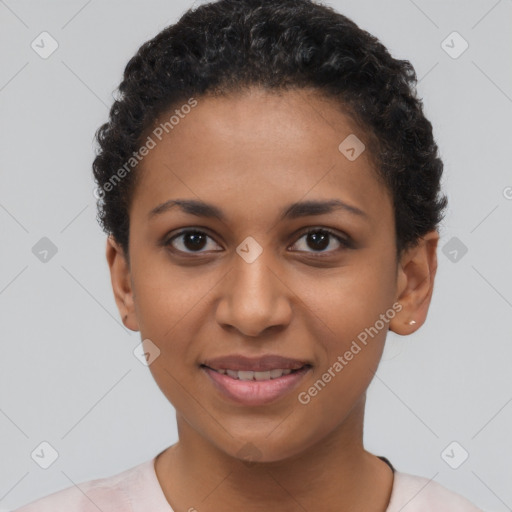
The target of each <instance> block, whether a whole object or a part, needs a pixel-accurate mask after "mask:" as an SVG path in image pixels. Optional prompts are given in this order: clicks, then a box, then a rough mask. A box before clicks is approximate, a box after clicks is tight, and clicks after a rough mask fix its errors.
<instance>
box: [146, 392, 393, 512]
mask: <svg viewBox="0 0 512 512" xmlns="http://www.w3.org/2000/svg"><path fill="white" fill-rule="evenodd" d="M363 417H364V400H362V401H361V403H360V404H358V405H357V406H356V407H355V408H354V409H353V411H352V412H351V413H350V414H349V416H348V417H347V418H346V420H345V421H344V422H343V424H342V425H340V426H339V427H338V428H337V429H335V430H333V431H332V432H330V433H329V434H328V435H327V436H325V437H324V438H323V439H322V441H321V443H317V444H315V445H312V446H310V447H308V448H307V449H305V450H304V451H302V452H300V453H298V454H295V455H294V456H292V457H289V458H287V459H285V460H279V461H275V462H254V463H247V462H244V461H241V460H240V459H237V458H235V457H232V456H230V455H229V454H226V453H225V452H223V451H222V450H219V448H217V447H216V446H215V445H213V444H212V443H211V442H210V441H209V440H208V439H205V438H204V437H202V436H201V435H200V434H199V433H198V432H197V431H195V430H194V429H193V428H192V427H191V426H190V425H189V424H188V423H187V422H186V421H185V420H184V419H183V418H182V417H181V416H179V415H178V416H177V419H178V431H179V437H180V440H179V442H178V443H176V444H175V445H173V446H171V447H170V448H168V449H167V450H165V451H164V452H162V453H161V454H159V456H158V457H157V460H156V462H155V470H156V473H157V477H158V480H159V482H160V485H161V487H162V490H163V492H164V495H165V496H166V498H167V500H168V501H169V503H170V504H171V506H172V508H173V509H174V510H175V512H181V511H182V510H183V511H188V510H194V509H196V510H197V511H199V512H209V511H218V510H229V509H236V508H238V509H243V510H245V511H246V512H252V511H253V510H254V511H256V510H258V511H261V510H262V509H264V508H265V507H268V509H269V510H276V509H279V510H280V511H282V512H287V511H297V510H315V509H318V508H319V504H321V507H320V508H321V509H322V510H324V511H326V512H327V511H329V512H330V511H333V512H334V511H336V512H339V511H340V510H343V511H350V510H371V511H376V512H377V511H378V512H385V510H386V508H387V504H388V502H389V497H390V494H391V487H392V483H393V474H392V471H391V468H389V466H388V465H387V464H386V463H385V462H383V461H381V460H380V459H378V458H377V457H375V456H374V455H372V454H371V453H369V452H367V451H366V450H365V449H364V447H363V443H362V436H363Z"/></svg>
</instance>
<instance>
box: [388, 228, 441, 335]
mask: <svg viewBox="0 0 512 512" xmlns="http://www.w3.org/2000/svg"><path fill="white" fill-rule="evenodd" d="M438 241H439V233H438V232H437V231H435V230H434V231H430V232H428V233H427V234H426V235H425V236H424V237H422V238H421V239H420V240H419V242H418V244H417V245H416V246H414V247H413V248H412V249H409V250H408V251H406V253H405V254H404V255H403V256H402V258H401V261H400V263H399V269H398V275H397V297H396V301H398V302H400V304H401V305H402V310H401V311H400V314H399V315H397V316H395V318H393V319H392V320H391V322H390V324H389V329H390V330H391V331H393V332H395V333H396V334H400V335H402V336H403V335H407V334H411V333H412V332H414V331H416V330H417V329H418V328H419V327H421V326H422V325H423V323H424V322H425V320H426V318H427V313H428V308H429V306H430V300H431V298H432V292H433V290H434V278H435V274H436V271H437V243H438Z"/></svg>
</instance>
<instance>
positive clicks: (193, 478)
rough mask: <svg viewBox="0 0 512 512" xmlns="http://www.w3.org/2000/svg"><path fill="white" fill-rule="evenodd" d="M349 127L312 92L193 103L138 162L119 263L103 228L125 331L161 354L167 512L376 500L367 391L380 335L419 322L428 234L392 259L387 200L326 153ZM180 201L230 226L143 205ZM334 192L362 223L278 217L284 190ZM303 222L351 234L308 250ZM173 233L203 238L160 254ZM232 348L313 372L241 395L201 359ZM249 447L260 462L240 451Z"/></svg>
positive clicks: (319, 195)
mask: <svg viewBox="0 0 512 512" xmlns="http://www.w3.org/2000/svg"><path fill="white" fill-rule="evenodd" d="M168 117H169V116H162V119H168ZM352 133H353V134H356V136H357V137H358V138H359V139H360V140H362V141H363V142H364V140H365V138H366V135H365V133H364V131H362V130H361V128H359V127H358V126H356V125H355V124H354V123H353V122H352V121H351V119H350V118H349V117H348V116H346V115H344V114H343V112H342V111H341V110H340V108H339V105H338V104H337V103H334V102H333V101H332V100H331V99H327V98H324V97H322V96H321V95H320V94H318V93H315V92H314V91H307V90H295V91H287V92H284V93H281V94H277V93H269V92H265V91H262V90H259V89H251V90H250V91H248V92H245V93H243V94H242V93H240V94H236V95H234V94H231V95H229V96H225V97H216V98H214V97H202V98H198V105H197V106H196V107H195V108H194V109H193V110H192V111H191V112H190V113H189V114H188V115H187V116H186V117H185V118H184V119H182V120H180V123H179V125H177V126H175V128H174V129H173V130H172V131H171V132H170V133H169V134H168V135H167V136H166V137H165V138H164V139H163V140H162V141H161V142H159V143H158V144H157V146H156V147H155V148H154V149H152V150H151V151H150V152H149V154H148V155H147V156H146V157H145V158H144V159H143V161H142V163H141V167H140V168H139V169H138V171H137V172H141V173H142V174H141V178H142V179H141V180H140V181H139V183H138V185H137V188H136V190H135V194H134V196H133V201H132V204H131V207H130V212H129V214H130V244H129V255H130V264H129V265H128V263H127V261H126V258H125V256H124V254H123V251H122V250H121V248H120V247H119V246H118V244H117V243H116V242H115V240H114V239H113V238H112V237H109V238H108V240H107V251H106V255H107V261H108V264H109V267H110V272H111V279H112V286H113V291H114V295H115V299H116V303H117V306H118V308H119V312H120V314H121V317H122V318H123V322H124V324H125V325H126V327H128V328H129V329H132V330H134V331H140V333H141V339H148V338H149V339H150V340H151V341H152V342H153V343H154V344H155V345H156V346H157V347H158V348H159V350H160V355H159V356H158V357H157V358H156V359H155V360H154V361H153V362H152V363H151V364H150V366H149V368H150V371H151V373H152V375H153V377H154V378H155V380H156V382H157V384H158V386H159V387H160V389H161V390H162V392H163V393H164V395H165V396H166V397H167V399H168V400H169V402H170V403H172V405H173V406H174V407H175V409H176V418H177V425H178V433H179V441H178V442H177V443H176V444H174V445H173V446H171V447H169V448H168V449H166V450H164V451H163V452H162V453H160V454H159V456H158V457H157V459H156V463H155V470H156V474H157V477H158V480H159V482H160V485H161V487H162V490H163V492H164V494H165V496H166V498H167V500H168V502H169V503H170V504H171V506H172V507H173V509H174V510H175V511H176V512H181V511H188V510H190V509H191V508H192V507H194V508H195V509H196V510H198V511H200V512H208V511H219V510H234V509H243V510H245V511H249V512H251V511H256V510H258V511H261V510H264V509H265V507H269V510H281V511H299V510H300V511H304V510H308V511H313V510H318V509H319V508H321V509H322V510H323V511H327V512H329V511H333V512H334V511H339V510H346V511H349V510H372V511H385V510H386V507H387V505H388V502H389V498H390V493H391V489H392V484H393V474H392V472H391V469H390V468H389V467H388V466H387V465H386V464H385V463H384V462H383V461H381V460H380V459H378V458H377V457H376V456H375V455H373V454H371V453H369V452H367V451H366V450H365V449H364V446H363V443H362V439H363V419H364V405H365V399H366V390H367V388H368V385H369V384H370V382H371V380H372V377H373V374H374V372H375V371H376V369H377V366H378V363H379V360H380V358H381V355H382V351H383V348H384V343H385V339H386V334H387V330H388V328H389V329H391V330H392V331H393V332H395V333H397V334H399V335H408V334H410V333H412V332H413V331H415V330H416V329H418V328H419V327H421V325H422V324H423V323H424V321H425V319H426V316H427V312H428V308H429V304H430V299H431V295H432V291H433V285H434V277H435V273H436V268H437V257H436V250H437V242H438V239H439V235H438V233H437V231H431V232H429V233H427V234H426V235H425V236H424V237H423V238H421V239H420V240H419V241H418V244H417V245H416V246H415V247H414V248H412V249H410V250H408V251H407V252H405V253H404V254H403V255H402V257H401V258H400V261H397V255H396V253H395V226H394V217H393V207H392V199H391V196H390V194H389V192H388V191H387V190H386V189H385V187H384V186H383V185H382V184H381V182H379V180H378V179H377V177H376V174H375V171H374V169H373V167H372V162H371V159H370V155H369V154H368V151H364V152H363V153H362V154H361V155H360V156H359V157H358V158H357V159H356V160H354V161H349V160H348V159H347V158H346V157H345V156H344V155H342V154H341V153H340V151H339V150H338V146H339V144H340V142H341V141H343V140H344V139H345V138H346V137H347V136H348V135H349V134H352ZM177 198H187V199H200V200H203V201H206V202H209V203H213V204H215V205H216V206H218V207H219V208H220V209H222V210H223V212H224V213H225V216H226V220H225V221H224V222H221V221H219V220H216V219H210V218H204V217H196V216H194V215H191V214H187V213H184V212H183V211H181V210H180V209H178V208H175V209H172V210H170V211H168V212H166V213H163V214H161V215H157V216H155V217H154V218H153V219H152V220H148V218H147V216H148V212H149V211H151V210H152V209H153V208H154V207H155V206H157V205H159V204H161V203H163V202H165V201H167V200H169V199H177ZM332 198H334V199H340V200H342V201H345V202H346V203H349V204H351V205H354V206H356V207H358V208H360V209H361V210H363V211H364V212H365V213H366V217H363V216H357V215H352V214H350V213H348V212H346V211H342V210H337V211H334V212H332V213H327V214H322V215H318V216H309V217H303V218H297V219H294V220H286V221H280V220H279V219H278V216H279V213H280V212H281V209H282V208H284V207H285V206H286V205H288V204H290V203H293V202H295V201H299V200H312V199H332ZM314 227H316V228H329V229H331V230H332V231H334V232H335V233H336V234H339V235H340V236H342V237H343V236H345V237H349V238H350V239H351V240H352V241H353V244H354V245H353V247H352V248H344V247H343V246H342V245H340V243H339V242H337V241H336V239H335V238H333V237H330V238H328V240H327V242H326V244H325V245H324V246H322V247H320V246H319V245H318V244H317V245H315V242H314V240H313V241H312V240H311V239H309V240H308V237H307V236H304V230H305V228H314ZM182 228H196V229H199V230H201V231H203V232H205V233H206V234H207V235H208V237H207V238H206V239H205V241H204V243H203V245H200V246H199V248H198V249H197V248H196V249H195V250H194V247H195V246H194V245H193V243H190V238H187V237H186V236H181V237H179V238H177V239H175V240H174V242H173V243H172V244H171V243H169V244H168V246H167V247H165V245H164V243H163V242H164V241H165V240H168V239H169V238H171V235H174V234H177V233H178V232H179V231H180V230H181V229H182ZM248 236H251V237H253V238H254V239H255V240H256V241H257V242H258V243H259V245H260V246H261V248H262V249H263V252H262V253H261V254H260V256H259V257H258V258H257V259H256V260H255V261H254V262H252V263H250V264H249V263H247V262H246V261H245V260H244V259H243V258H242V257H240V256H239V255H238V253H237V252H236V248H237V246H238V245H239V244H241V242H242V241H243V240H244V239H245V238H246V237H248ZM173 247H174V249H175V251H176V252H175V253H173V252H172V251H171V248H173ZM179 250H181V251H184V253H183V254H182V255H181V256H179V255H178V254H177V251H179ZM194 251H195V252H194ZM198 252H199V253H200V254H198ZM322 255H323V256H324V257H321V256H322ZM395 303H399V304H401V306H402V309H401V311H400V312H398V313H396V315H395V316H394V317H393V318H392V319H390V320H389V321H388V322H387V323H386V325H385V327H384V328H382V329H381V330H380V331H379V332H378V335H375V336H374V337H373V338H370V341H369V342H368V344H367V345H366V346H365V347H364V348H363V349H362V350H361V351H360V352H359V353H358V354H357V356H355V357H354V358H353V359H352V360H351V361H350V362H349V363H348V364H347V365H346V366H345V367H344V368H343V370H342V371H341V372H339V373H337V374H336V377H335V378H333V379H332V380H331V381H330V382H329V383H328V384H327V385H326V386H325V388H324V389H323V390H322V391H321V392H319V393H318V394H317V395H316V396H315V397H314V398H312V399H311V401H310V402H309V403H308V404H306V405H303V404H301V403H299V401H298V399H297V395H298V393H299V392H300V391H307V390H308V388H310V387H311V386H312V385H313V384H314V382H315V381H317V380H318V379H319V378H321V375H322V374H323V373H324V372H326V371H327V369H328V368H329V367H331V366H332V365H333V363H334V362H335V361H336V360H337V357H338V356H339V355H343V354H344V353H345V352H346V351H347V350H348V349H349V347H350V345H351V343H352V341H353V340H354V339H356V337H357V335H358V334H359V333H361V332H362V331H364V329H365V328H367V327H370V326H373V325H374V324H375V322H376V320H378V319H379V315H380V314H384V313H385V312H386V310H389V309H390V308H392V306H393V304H395ZM411 319H414V320H415V321H416V324H414V325H409V321H410V320H411ZM233 353H236V354H246V355H249V356H259V355H263V354H267V353H275V354H280V355H284V356H288V357H293V358H296V359H300V360H306V361H309V362H311V363H312V365H313V366H312V369H311V370H310V371H309V372H308V373H307V374H306V375H305V376H304V378H303V380H302V382H301V383H300V386H299V387H298V388H297V389H296V390H294V391H292V392H290V393H289V394H287V395H286V396H285V397H283V398H280V399H279V400H277V401H275V402H273V403H271V404H268V405H266V406H257V407H256V406H244V405H238V404H234V403H232V402H230V401H228V400H227V399H226V398H224V397H223V396H222V395H221V394H220V393H219V392H218V391H217V390H216V389H215V388H214V387H213V385H212V384H211V383H210V380H209V378H208V376H207V375H206V374H205V373H204V372H203V371H202V370H201V369H200V368H199V364H200V363H202V362H203V361H204V360H205V359H206V358H213V357H217V356H223V355H227V354H233ZM248 443H252V445H253V446H254V447H256V450H257V462H256V463H252V464H249V463H247V462H246V461H245V460H244V459H243V456H242V455H240V454H239V453H238V452H239V450H241V449H242V448H243V447H244V446H245V447H246V448H247V446H248ZM305 484H308V485H305ZM319 504H320V505H319Z"/></svg>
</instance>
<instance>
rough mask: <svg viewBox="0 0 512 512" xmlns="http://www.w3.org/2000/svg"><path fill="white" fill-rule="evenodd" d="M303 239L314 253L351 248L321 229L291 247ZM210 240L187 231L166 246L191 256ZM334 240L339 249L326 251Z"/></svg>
mask: <svg viewBox="0 0 512 512" xmlns="http://www.w3.org/2000/svg"><path fill="white" fill-rule="evenodd" d="M303 238H306V241H307V242H306V243H307V245H308V246H309V247H310V248H311V247H312V248H313V249H315V250H313V251H312V252H333V251H335V250H337V249H340V247H343V248H348V247H350V242H349V241H348V240H346V239H344V238H342V237H341V236H339V235H337V234H335V233H333V232H332V231H329V230H327V229H321V228H314V229H310V230H309V231H306V232H305V233H303V234H302V236H301V237H300V238H299V240H298V241H297V242H295V244H294V245H293V246H291V247H294V246H295V245H297V244H298V243H299V242H300V240H302V239H303ZM179 239H183V240H182V241H181V244H177V245H181V247H183V248H184V249H183V248H179V247H176V245H175V241H176V240H179ZM208 239H210V240H213V238H212V237H210V236H209V235H208V234H207V233H205V232H204V231H199V230H195V229H187V230H184V231H181V232H180V233H178V234H176V235H174V236H173V237H171V238H170V239H169V240H168V241H167V242H165V245H166V246H169V245H172V246H173V248H174V249H176V251H178V252H185V253H189V254H190V253H198V252H202V251H201V249H204V248H205V246H207V245H208V244H207V240H208ZM332 239H335V240H336V242H337V243H338V247H337V248H335V249H333V250H330V251H326V250H325V249H326V248H327V247H329V245H331V241H332ZM217 245H218V244H217ZM213 250H214V251H216V250H215V249H213ZM216 252H219V251H216ZM305 252H309V251H305Z"/></svg>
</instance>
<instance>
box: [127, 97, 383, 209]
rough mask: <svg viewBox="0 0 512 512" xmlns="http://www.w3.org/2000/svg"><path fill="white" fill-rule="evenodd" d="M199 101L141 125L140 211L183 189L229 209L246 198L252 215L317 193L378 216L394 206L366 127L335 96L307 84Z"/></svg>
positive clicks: (137, 202)
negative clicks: (150, 144) (145, 139)
mask: <svg viewBox="0 0 512 512" xmlns="http://www.w3.org/2000/svg"><path fill="white" fill-rule="evenodd" d="M196 101H197V105H196V106H195V107H194V108H192V109H189V108H186V109H183V110H181V109H180V105H175V106H174V107H173V108H172V109H171V110H169V111H168V112H166V113H165V114H163V115H162V116H160V118H159V119H158V121H157V122H156V123H155V124H154V126H153V127H152V129H151V130H150V131H148V132H147V133H146V136H149V137H151V138H152V139H153V140H154V142H155V146H154V148H153V149H151V150H150V151H149V152H148V154H147V155H146V156H145V157H144V158H143V160H142V162H141V164H139V168H138V169H137V172H139V173H141V175H140V177H141V179H140V182H141V183H142V186H140V187H138V190H137V191H136V193H135V196H134V201H133V204H132V210H133V211H137V212H138V214H139V213H141V214H142V213H143V212H149V211H150V210H151V209H153V208H154V207H155V206H156V205H157V204H160V203H162V202H164V201H167V200H169V199H172V198H183V197H188V198H194V199H201V200H204V201H207V202H210V203H216V204H218V205H219V206H220V205H223V211H226V212H227V213H229V208H230V207H232V208H233V214H235V213H240V211H235V210H240V207H242V208H243V211H244V213H246V214H248V215H249V214H256V213H257V212H258V211H260V212H261V209H262V208H265V209H268V208H270V207H274V206H275V207H276V208H277V205H278V203H279V205H282V204H285V203H286V204H288V203H292V202H296V201H299V200H301V199H302V200H309V199H321V198H323V199H332V198H338V199H341V200H344V201H345V202H346V203H349V204H353V205H354V206H358V207H360V208H361V209H363V210H364V211H367V212H368V213H369V215H372V214H374V215H376V216H377V217H378V216H379V215H380V217H383V216H384V217H385V215H386V209H388V210H389V209H390V207H391V201H390V197H389V193H388V191H387V189H386V188H385V187H384V186H383V185H382V184H381V183H380V182H379V180H378V179H377V176H376V173H375V170H374V167H373V160H372V159H371V158H370V154H369V151H368V150H367V149H366V148H365V141H366V142H368V141H367V134H366V133H365V132H364V131H363V130H362V129H361V128H360V127H358V126H357V124H356V123H355V122H354V121H353V120H352V119H351V117H349V116H348V115H346V114H345V113H343V111H342V109H341V106H340V104H339V103H337V102H335V101H334V100H332V99H328V98H325V97H322V96H321V95H319V94H318V93H314V92H311V91H306V90H293V91H286V92H280V93H276V92H266V91H263V90H260V89H252V90H250V91H246V92H244V93H237V94H232V95H226V96H218V97H211V96H206V97H198V98H197V99H196ZM184 104H185V103H184ZM177 111H178V112H177ZM172 116H174V118H173V119H172V123H170V122H169V121H170V120H171V117H172ZM166 122H167V124H165V123H166ZM155 127H156V128H158V127H160V130H159V131H157V132H155ZM162 127H164V129H162ZM165 127H167V129H165ZM161 132H162V133H161ZM155 133H157V134H160V138H159V137H157V136H156V135H155ZM160 139H161V140H160ZM340 145H341V146H340ZM347 148H348V149H349V152H348V153H347V151H346V150H347ZM352 148H353V149H354V151H351V150H352ZM354 154H355V156H356V158H355V159H354V158H353V156H354ZM349 157H350V158H349ZM388 213H389V212H388Z"/></svg>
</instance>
